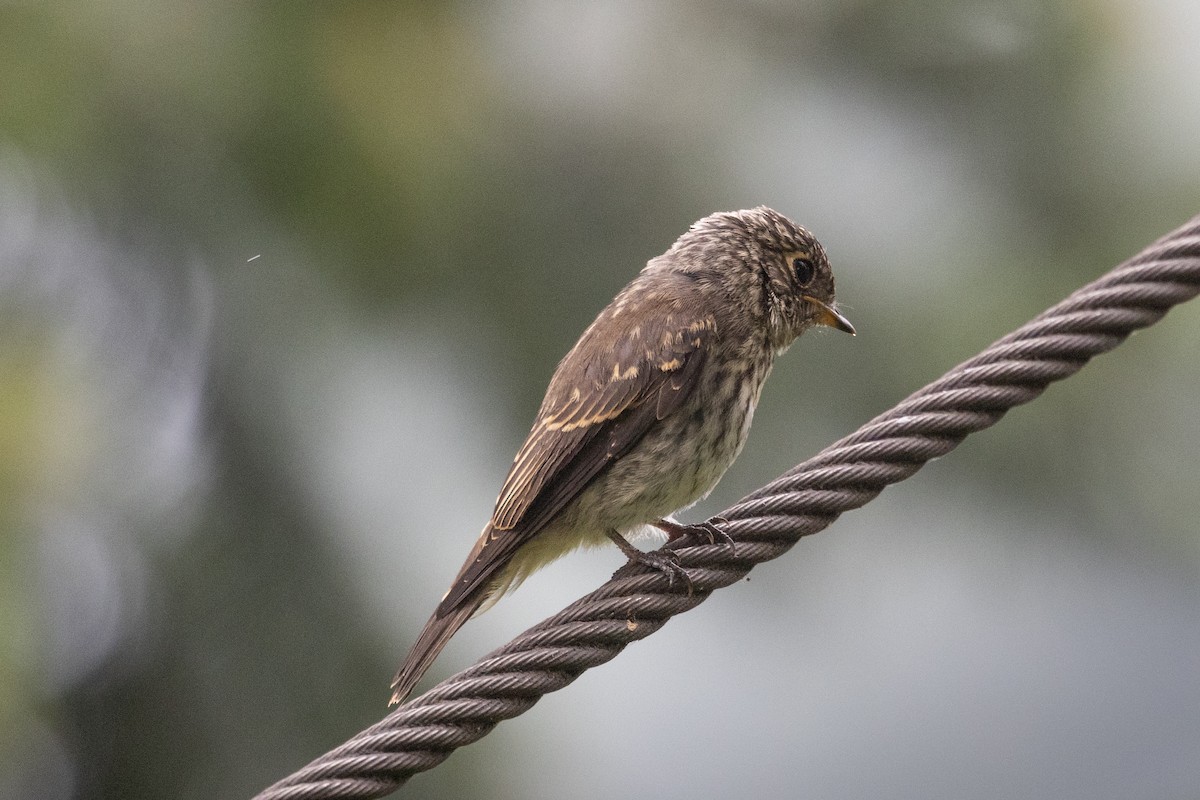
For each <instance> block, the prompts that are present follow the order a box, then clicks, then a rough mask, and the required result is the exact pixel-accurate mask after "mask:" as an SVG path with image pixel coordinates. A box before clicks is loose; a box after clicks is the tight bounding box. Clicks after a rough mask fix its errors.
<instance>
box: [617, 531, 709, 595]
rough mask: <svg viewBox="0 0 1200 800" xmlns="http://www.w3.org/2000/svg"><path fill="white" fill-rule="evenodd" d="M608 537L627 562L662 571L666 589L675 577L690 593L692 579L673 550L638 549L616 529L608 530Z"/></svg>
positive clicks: (671, 584) (672, 584)
mask: <svg viewBox="0 0 1200 800" xmlns="http://www.w3.org/2000/svg"><path fill="white" fill-rule="evenodd" d="M608 538H609V539H612V541H613V544H615V545H616V546H617V547H618V548H619V549H620V551H621V552H622V553H624V554H625V557H626V558H628V559H629V563H631V564H640V565H642V566H644V567H649V568H650V569H653V570H657V571H658V572H661V573H663V574H664V575H666V576H667V588H668V589H669V588H671V587H672V586H674V585H675V579H676V578H679V579H681V580H682V581H683V583H684V585H685V586H687V592H688V595H689V596H690V595H691V594H692V590H693V587H692V579H691V577H689V576H688V574H687V570H686V569H684V568H683V567H682V566H681V565H680V564H679V554H678V553H676V552H675V551H674V550H654V551H652V552H646V551H645V550H639V549H638V548H636V547H634V546H633V545H631V544H630V543H629V542H628V541H626V539H625V537H624V536H622V535H621V534H619V533H617V532H616V531H609V532H608Z"/></svg>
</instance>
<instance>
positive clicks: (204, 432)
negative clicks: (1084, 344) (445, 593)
mask: <svg viewBox="0 0 1200 800" xmlns="http://www.w3.org/2000/svg"><path fill="white" fill-rule="evenodd" d="M1185 6H1186V4H1182V5H1181V4H1173V3H1170V2H1166V0H1164V2H1162V3H1158V4H1155V5H1153V6H1152V7H1150V6H1145V5H1143V4H1134V3H1131V2H1119V1H1118V0H1017V1H1016V2H999V0H992V1H990V2H989V1H988V0H972V2H967V3H963V2H954V1H952V0H808V1H807V2H803V3H785V2H772V1H771V0H759V2H753V3H747V4H743V5H739V6H737V7H733V6H729V5H727V4H720V3H701V4H683V3H664V4H647V5H634V4H620V3H601V4H587V5H586V6H582V5H581V6H576V5H570V4H563V3H554V2H527V3H515V4H506V3H488V2H469V3H421V2H386V3H385V2H351V3H279V2H275V3H258V4H237V3H230V2H220V0H191V2H187V3H183V2H167V3H158V4H153V5H149V4H144V3H133V2H127V0H109V1H108V2H91V3H83V4H66V3H20V2H17V3H9V4H5V5H0V86H2V87H3V88H2V89H0V312H3V317H2V319H0V419H3V421H4V422H3V426H0V500H2V501H3V502H2V503H0V632H2V633H3V636H2V637H0V640H2V641H3V642H4V645H3V646H2V647H0V677H2V678H3V679H4V685H5V686H6V687H9V691H8V692H6V694H5V697H4V700H3V701H0V725H2V726H3V729H2V731H0V733H2V735H0V775H8V776H10V777H5V778H0V796H12V797H18V796H21V797H30V796H39V797H46V798H60V797H61V798H67V797H94V798H108V797H113V798H116V797H120V798H123V799H129V800H132V799H133V798H139V797H163V796H170V797H179V798H187V797H210V796H238V795H247V794H249V793H251V792H253V791H255V790H256V789H258V788H261V787H262V786H263V785H265V784H266V783H267V782H269V781H271V780H274V779H275V778H278V777H280V776H282V775H283V774H286V773H287V772H289V771H290V770H292V769H294V768H296V767H298V766H300V765H301V764H302V763H303V762H305V761H306V760H307V759H308V758H310V757H313V756H315V755H317V754H318V753H319V752H321V751H323V750H325V749H327V748H328V747H330V746H332V745H333V744H336V743H337V742H339V741H341V740H342V739H343V738H344V737H345V736H347V735H349V734H350V733H352V732H353V731H355V730H358V729H359V728H360V727H362V726H364V725H366V724H369V723H370V722H371V721H373V720H374V719H375V718H376V717H377V715H378V714H379V713H381V712H382V710H383V708H382V705H381V702H382V700H383V699H384V692H383V689H384V688H385V685H386V679H387V678H388V677H389V676H390V673H391V670H392V668H393V667H394V663H395V662H396V661H397V659H398V656H399V655H400V654H401V653H402V652H403V650H404V647H405V646H406V644H407V642H408V640H409V637H410V636H411V634H412V631H413V630H414V626H415V625H417V624H419V622H420V620H421V618H422V617H423V615H424V613H425V611H426V610H427V607H428V606H429V605H430V603H431V602H432V599H433V598H434V597H436V592H437V591H440V590H439V589H437V588H436V587H437V586H438V585H440V584H442V583H444V582H445V579H448V577H449V575H450V573H451V572H452V571H453V568H454V567H456V566H457V564H458V561H457V560H456V559H457V558H460V557H461V554H462V553H463V552H465V551H466V549H467V547H468V543H469V542H470V540H471V535H472V533H473V531H474V530H475V529H476V528H477V527H478V524H479V523H480V522H481V521H482V518H483V516H484V515H486V511H487V505H488V502H489V501H490V499H491V498H492V497H494V492H495V489H496V487H497V486H498V484H499V480H500V478H501V477H502V475H503V472H504V470H505V469H506V468H507V462H506V461H505V459H506V458H507V454H508V453H510V452H511V450H512V448H513V447H515V446H516V444H517V442H518V441H519V439H520V437H521V435H522V434H523V432H524V430H525V426H526V425H527V423H528V421H529V419H530V418H531V416H532V413H533V410H534V409H535V407H536V405H537V403H538V402H539V401H540V398H541V392H542V389H543V388H544V385H545V381H546V378H547V376H548V375H549V373H550V371H551V370H552V369H553V365H554V363H555V361H556V359H557V358H558V357H559V356H560V355H561V354H562V353H563V352H565V350H566V349H567V347H568V346H569V345H570V343H571V342H572V341H573V337H574V336H576V335H577V333H578V332H579V331H580V330H582V328H583V327H584V325H585V324H586V323H587V321H589V320H590V319H591V318H592V315H593V314H594V313H595V312H596V310H598V309H599V308H600V307H601V306H602V305H603V303H604V302H606V301H607V299H608V298H609V297H611V295H612V294H613V293H614V292H615V291H616V290H617V289H619V287H620V286H621V285H623V284H624V282H625V281H627V280H628V278H629V277H630V276H631V275H632V274H633V272H634V270H635V269H636V268H637V266H638V265H639V264H641V263H643V262H644V261H645V260H646V259H647V258H648V257H650V256H653V255H655V254H657V253H659V252H661V251H662V250H663V249H665V248H666V247H667V246H668V245H669V244H670V242H671V241H672V240H673V239H674V237H675V236H677V235H678V234H679V233H680V232H681V231H682V230H683V229H684V228H685V227H686V225H688V224H689V223H690V222H691V221H692V220H694V219H696V218H698V217H700V216H703V215H704V214H707V213H709V212H711V211H714V210H723V209H732V208H738V207H746V206H750V205H756V204H759V203H767V204H770V205H773V206H775V207H777V208H779V209H780V210H781V211H784V212H785V213H788V214H789V215H791V216H793V217H795V218H797V219H799V220H801V221H802V222H804V223H805V224H808V225H810V226H811V227H812V228H813V229H814V230H815V231H816V232H817V233H818V234H819V235H820V236H821V238H822V240H823V241H825V243H826V245H827V246H828V248H829V250H830V252H831V254H832V257H833V260H834V263H835V268H836V269H837V272H838V276H839V290H840V297H841V299H842V301H843V303H844V304H845V307H847V308H849V309H850V312H849V313H850V316H851V318H852V319H853V320H854V322H855V324H856V325H857V326H858V328H859V330H860V331H861V332H862V334H863V335H862V336H860V337H859V338H858V340H857V341H851V340H849V339H847V340H845V341H841V340H838V341H835V340H834V338H833V337H812V338H813V339H814V341H809V340H807V339H806V340H805V342H803V343H802V344H801V345H800V346H798V347H797V348H796V351H802V352H793V353H792V354H790V355H789V356H788V357H787V358H785V359H783V360H782V361H781V363H780V365H779V366H778V367H777V370H776V376H775V378H773V379H772V385H771V386H770V387H769V388H768V390H767V392H766V394H765V396H764V401H763V404H762V406H761V408H760V411H759V418H758V423H757V425H756V429H755V433H754V435H753V436H752V439H751V442H750V444H749V446H748V448H747V453H746V455H745V457H744V458H743V459H742V460H741V461H740V462H739V463H738V464H737V465H736V466H735V467H734V469H733V470H732V471H731V472H730V475H729V476H728V478H727V479H726V481H725V483H724V484H723V485H722V487H720V488H719V489H718V491H717V493H716V494H715V496H714V498H713V500H712V501H709V503H708V504H707V505H706V506H704V508H706V509H707V508H712V509H715V508H717V507H719V506H720V505H721V504H722V503H723V502H725V501H730V500H733V499H734V498H736V497H737V496H738V495H739V494H740V493H742V492H744V491H747V490H749V489H750V488H752V487H754V486H756V485H758V484H759V483H761V482H762V481H764V480H766V479H767V478H769V477H771V476H772V475H774V474H775V473H777V472H778V471H780V470H782V469H785V468H787V467H788V466H790V465H792V464H793V463H795V462H796V461H798V460H799V459H800V458H802V457H803V456H804V455H805V454H806V453H810V452H813V451H815V450H816V449H818V448H819V447H821V446H822V445H823V444H825V443H826V442H828V441H829V440H830V439H832V438H833V437H835V436H837V435H840V434H842V433H844V432H846V431H848V430H851V429H852V428H853V427H854V426H855V425H857V424H859V423H860V422H862V421H863V420H864V419H866V418H867V417H868V416H870V415H871V414H874V413H877V412H878V411H881V410H883V409H885V408H887V407H888V406H889V405H891V404H892V403H894V402H895V401H896V400H897V399H899V398H900V397H901V396H903V395H904V394H905V393H907V392H909V391H911V390H914V389H916V388H918V387H919V386H920V385H922V384H923V383H924V382H926V381H927V380H930V379H932V378H934V377H936V376H937V375H938V374H940V373H941V372H942V371H943V370H944V369H945V368H947V367H948V366H950V365H951V364H952V363H955V362H957V361H959V360H961V359H963V358H966V357H969V356H970V355H972V354H973V353H974V352H975V351H976V350H977V349H978V348H979V347H981V346H983V345H985V344H986V343H987V342H989V341H991V340H992V339H994V338H996V337H997V336H999V335H1001V334H1003V333H1004V332H1006V331H1007V330H1009V329H1010V328H1011V327H1013V326H1015V325H1016V324H1019V323H1020V322H1022V321H1024V320H1025V319H1026V318H1027V317H1028V316H1030V315H1032V314H1034V313H1037V312H1038V311H1040V310H1041V309H1042V308H1043V307H1045V306H1046V305H1047V304H1049V303H1051V302H1054V301H1056V300H1057V299H1059V298H1060V297H1061V296H1062V295H1063V294H1065V293H1066V292H1068V291H1070V290H1071V289H1073V288H1074V287H1075V286H1076V285H1078V284H1079V283H1081V282H1083V281H1085V280H1087V279H1089V278H1090V277H1092V276H1094V275H1096V274H1098V273H1099V272H1100V271H1102V270H1103V269H1104V268H1106V267H1107V266H1109V265H1111V264H1112V263H1115V262H1116V261H1117V260H1119V259H1120V258H1123V257H1125V256H1126V255H1128V254H1129V253H1131V252H1133V251H1135V250H1136V249H1137V248H1139V247H1140V246H1142V245H1143V244H1145V243H1146V242H1148V241H1150V240H1151V239H1152V238H1155V237H1157V236H1158V235H1160V234H1162V233H1164V232H1166V231H1167V230H1169V229H1171V228H1173V227H1174V226H1175V225H1176V224H1177V223H1179V222H1180V221H1182V220H1183V219H1185V218H1186V217H1188V216H1189V215H1191V214H1193V213H1195V212H1196V211H1197V210H1198V209H1197V207H1196V204H1195V203H1196V198H1197V196H1200V193H1198V192H1197V189H1198V188H1200V159H1197V155H1196V152H1195V150H1194V147H1190V146H1189V143H1192V142H1194V140H1195V139H1194V137H1195V135H1197V134H1200V121H1198V119H1197V117H1196V116H1195V115H1194V113H1191V115H1190V116H1189V113H1190V112H1188V111H1187V109H1188V108H1191V109H1193V112H1194V109H1195V108H1196V107H1200V93H1198V92H1197V90H1196V83H1195V81H1194V75H1191V73H1190V72H1189V71H1188V70H1189V68H1190V67H1191V66H1194V59H1192V58H1191V56H1190V55H1189V54H1188V52H1187V48H1186V47H1182V48H1181V47H1176V46H1174V45H1173V44H1172V43H1173V42H1175V40H1174V39H1171V38H1170V32H1171V31H1173V30H1175V29H1180V28H1186V25H1182V26H1181V24H1180V23H1179V22H1178V20H1179V19H1180V18H1182V19H1190V20H1191V21H1192V22H1196V17H1195V15H1194V14H1191V15H1190V17H1189V13H1190V12H1188V11H1187V10H1186V7H1185ZM1156 37H1157V38H1156ZM1160 39H1161V40H1164V41H1166V42H1167V44H1166V45H1164V44H1163V42H1162V41H1160ZM1164 64H1166V66H1164ZM1172 65H1174V66H1172ZM1172 70H1174V72H1173V71H1172ZM1189 125H1190V126H1191V127H1188V126H1189ZM1189 131H1190V133H1188V132H1189ZM1198 328H1200V325H1198V324H1197V323H1196V321H1195V314H1194V312H1193V311H1192V310H1187V311H1184V312H1181V313H1180V314H1178V315H1172V317H1170V318H1169V320H1168V321H1167V322H1166V323H1164V325H1163V327H1162V329H1161V330H1156V332H1155V333H1154V334H1152V335H1151V336H1149V337H1146V338H1147V339H1151V341H1146V339H1142V338H1138V339H1135V340H1134V341H1132V342H1131V343H1130V344H1129V345H1127V346H1126V348H1125V349H1123V350H1122V351H1121V353H1122V354H1123V356H1122V357H1121V358H1113V359H1110V360H1109V361H1108V362H1106V367H1105V372H1103V373H1100V374H1098V375H1097V374H1096V373H1093V372H1091V371H1085V373H1084V374H1082V375H1081V376H1080V377H1079V378H1077V379H1073V380H1072V381H1069V382H1067V384H1065V385H1064V386H1062V387H1058V388H1056V389H1054V390H1053V396H1054V398H1055V399H1054V401H1053V403H1050V402H1046V403H1039V404H1035V406H1036V408H1035V409H1030V410H1028V411H1021V412H1019V413H1020V415H1021V423H1020V424H1019V425H1012V426H1008V425H1005V426H1001V429H1002V432H1001V431H1000V430H998V431H995V432H991V433H988V434H984V435H982V436H980V437H978V439H977V440H976V439H973V440H972V442H971V443H969V444H968V445H967V446H965V447H964V448H963V450H962V451H961V452H959V453H956V454H955V455H954V456H953V458H954V463H955V465H956V467H954V468H952V469H953V470H954V472H953V474H947V473H946V472H945V471H944V469H942V466H941V465H937V466H935V467H934V468H932V469H931V470H930V471H931V472H932V473H933V474H934V475H936V476H939V477H940V478H941V479H942V480H944V481H947V482H949V483H950V484H952V485H951V486H950V487H949V488H946V487H942V488H941V489H940V490H939V489H938V488H937V486H935V485H934V484H935V483H936V481H935V479H933V478H928V477H926V478H925V480H924V482H922V483H921V487H923V488H921V487H915V488H914V489H913V490H912V491H914V492H917V494H916V495H915V496H916V497H919V498H925V499H926V500H927V503H928V506H929V507H931V508H932V507H937V506H938V504H939V503H942V502H949V501H947V500H945V498H947V497H954V498H956V502H961V503H963V504H966V505H968V506H970V508H972V510H973V513H975V516H976V518H979V519H981V520H982V519H986V518H988V517H989V515H990V512H991V509H992V508H993V507H994V506H995V504H997V503H1001V504H1003V503H1008V502H1015V503H1019V504H1021V505H1022V506H1023V507H1025V508H1027V509H1029V510H1030V513H1031V514H1037V513H1038V512H1039V510H1047V509H1054V510H1055V512H1056V513H1058V514H1060V515H1061V516H1062V517H1070V518H1074V520H1075V522H1076V523H1077V526H1078V527H1077V530H1075V534H1076V535H1080V536H1085V537H1088V538H1089V540H1094V541H1096V542H1101V543H1102V542H1106V541H1108V542H1114V541H1120V542H1128V539H1129V538H1130V533H1131V532H1133V531H1136V533H1137V537H1138V539H1139V542H1138V546H1139V547H1143V548H1145V549H1144V550H1139V551H1138V553H1139V554H1138V556H1137V557H1138V558H1140V559H1151V560H1153V559H1154V558H1157V557H1163V558H1166V559H1168V560H1175V559H1182V560H1183V562H1184V563H1188V564H1191V565H1192V566H1193V567H1194V565H1195V564H1196V563H1197V561H1200V559H1197V555H1198V553H1200V548H1198V547H1197V542H1198V541H1200V540H1198V539H1197V537H1196V536H1195V529H1194V522H1193V520H1194V513H1195V508H1194V505H1192V501H1193V493H1191V492H1190V491H1189V489H1190V488H1191V483H1192V477H1191V476H1192V475H1193V474H1194V469H1193V466H1194V464H1195V462H1196V448H1195V444H1194V441H1195V440H1194V434H1195V430H1196V428H1195V417H1194V412H1193V410H1192V407H1191V403H1190V400H1186V401H1185V400H1181V399H1180V398H1194V396H1195V390H1196V388H1197V383H1198V382H1200V375H1198V374H1197V371H1196V369H1195V367H1194V364H1193V362H1194V358H1193V357H1192V350H1191V349H1192V343H1193V342H1194V341H1195V336H1196V333H1197V330H1198ZM413 398H416V399H413ZM1188 422H1190V423H1191V427H1190V428H1187V429H1186V430H1177V428H1178V427H1180V426H1181V425H1187V424H1188ZM981 486H986V487H988V491H987V492H986V495H987V496H983V495H984V494H985V493H982V492H975V491H974V489H973V488H972V487H975V488H977V487H981ZM430 487H433V488H430ZM905 491H908V490H907V489H906V490H905ZM938 491H942V492H945V493H946V494H942V495H939V494H937V492H938ZM964 494H965V495H966V496H965V497H964V496H963V495H964ZM970 504H977V505H970ZM472 520H473V521H472ZM980 524H984V523H983V522H981V523H980ZM997 524H999V523H997ZM1000 535H1003V532H1001V533H1000ZM435 540H436V541H435ZM1013 541H1017V539H1016V538H1014V539H1013ZM1122 546H1126V545H1122ZM1156 553H1158V554H1160V555H1155V554H1156ZM1162 553H1165V554H1166V555H1165V556H1161V554H1162ZM447 565H449V566H447ZM427 572H430V573H433V572H436V573H437V574H436V575H434V574H430V575H429V576H428V577H426V573H427ZM756 574H757V573H756ZM1193 578H1194V575H1193ZM1192 585H1193V586H1194V583H1193V584H1192ZM583 588H585V587H576V589H578V591H582V590H583ZM416 606H419V607H416ZM577 724H583V725H587V724H588V721H587V720H584V721H583V722H581V723H577ZM454 763H455V764H456V765H457V766H456V768H454V769H442V770H439V771H437V772H436V773H435V774H434V775H432V776H430V777H429V778H425V779H422V783H421V784H420V790H421V791H425V792H427V793H429V794H435V795H444V796H461V795H463V794H471V795H484V794H487V795H489V796H493V797H495V796H500V797H503V796H514V797H516V796H526V794H525V792H526V790H527V789H528V786H529V784H528V781H530V780H532V779H531V778H528V777H526V778H525V780H526V781H527V783H526V784H525V785H522V784H520V783H517V782H514V781H515V778H514V777H513V776H514V774H517V773H521V774H523V773H522V770H523V769H525V767H523V766H522V763H523V759H516V760H515V761H508V760H506V757H505V756H503V755H502V754H501V753H500V750H499V746H498V745H496V746H493V749H488V748H487V747H480V748H473V749H471V751H470V752H469V753H462V754H458V755H456V756H455V760H454ZM536 768H537V767H536V766H529V767H528V769H530V770H534V769H536ZM549 785H550V784H547V788H545V789H544V791H545V792H546V793H547V795H549V794H553V793H554V792H553V791H551V789H550V788H548V786H549ZM600 785H601V784H597V786H600ZM798 785H799V784H797V786H798ZM792 788H795V787H792ZM596 791H601V790H600V789H596ZM782 793H784V794H786V793H788V792H787V791H783V792H782Z"/></svg>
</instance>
